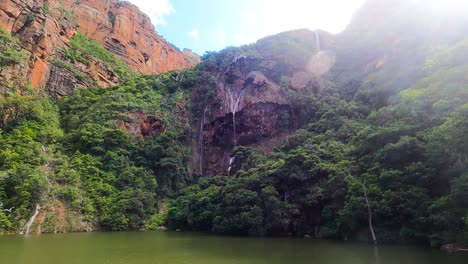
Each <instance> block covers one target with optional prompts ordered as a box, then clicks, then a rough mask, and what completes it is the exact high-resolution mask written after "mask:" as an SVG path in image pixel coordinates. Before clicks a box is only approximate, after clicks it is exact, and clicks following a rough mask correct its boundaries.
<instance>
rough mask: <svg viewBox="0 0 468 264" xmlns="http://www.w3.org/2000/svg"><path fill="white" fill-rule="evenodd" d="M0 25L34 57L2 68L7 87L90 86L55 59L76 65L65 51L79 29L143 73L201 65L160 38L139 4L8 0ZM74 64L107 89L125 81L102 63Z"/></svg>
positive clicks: (0, 5)
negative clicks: (67, 57) (29, 85)
mask: <svg viewBox="0 0 468 264" xmlns="http://www.w3.org/2000/svg"><path fill="white" fill-rule="evenodd" d="M0 28H1V29H2V30H3V31H5V32H7V33H9V34H11V35H12V36H14V37H16V38H18V39H19V40H20V42H21V47H22V49H23V50H25V51H27V53H28V56H29V57H28V58H26V59H25V60H24V61H22V62H17V63H15V64H11V65H6V66H5V65H4V66H2V69H0V90H2V89H5V87H2V86H6V85H5V83H10V84H12V85H14V86H22V85H25V84H26V83H28V82H29V83H30V84H31V85H32V87H34V88H36V89H43V88H45V87H48V89H49V91H53V92H52V93H54V96H63V95H66V94H68V93H70V92H71V91H73V90H74V89H76V88H85V87H87V85H86V84H85V83H83V82H82V81H81V82H80V80H78V79H76V78H74V74H73V72H72V71H70V70H67V69H63V67H62V69H61V67H60V66H57V65H53V64H52V63H51V61H53V59H56V58H59V59H61V60H62V61H65V62H66V63H68V64H69V65H71V64H72V63H71V62H70V61H66V58H63V54H62V51H61V50H62V49H63V48H67V47H68V43H69V42H70V40H71V39H72V37H73V36H74V35H75V33H76V32H77V31H79V32H81V33H83V34H85V35H87V36H88V37H89V38H91V39H92V40H94V41H96V42H98V43H100V44H101V45H102V46H103V47H105V48H106V49H107V50H109V51H111V52H113V53H114V54H116V55H117V56H119V57H120V58H121V59H122V61H124V63H126V64H128V66H129V67H130V68H131V69H133V70H135V71H136V72H139V73H143V74H153V73H162V72H166V71H170V70H178V69H185V68H189V67H192V66H194V65H195V64H196V63H198V61H197V60H194V58H193V57H192V58H189V56H186V55H184V54H183V53H182V52H179V51H178V50H176V49H175V48H173V47H172V46H171V45H170V44H168V43H167V42H166V41H165V40H164V39H163V38H161V37H160V36H158V35H157V34H156V32H155V30H154V26H153V25H152V24H151V21H150V19H149V17H148V16H146V15H145V14H143V13H142V12H141V11H140V10H139V9H138V8H137V7H136V6H134V5H132V4H130V3H128V2H119V1H118V0H81V1H76V0H2V1H0ZM71 66H72V67H73V68H75V70H76V71H77V72H79V73H81V74H83V75H85V76H87V77H88V78H89V79H91V80H92V81H93V82H94V83H96V84H97V85H99V86H101V87H108V86H113V85H118V84H120V83H121V82H122V81H123V80H122V78H120V77H119V76H115V73H113V72H112V71H110V70H109V69H106V68H105V67H104V66H103V65H101V64H100V63H99V62H97V61H91V63H90V65H87V66H86V65H71ZM75 75H76V74H75ZM12 76H14V77H15V79H14V80H13V79H12ZM65 76H66V77H65ZM75 77H76V76H75ZM2 83H3V84H2ZM10 84H9V85H10ZM63 86H67V87H63Z"/></svg>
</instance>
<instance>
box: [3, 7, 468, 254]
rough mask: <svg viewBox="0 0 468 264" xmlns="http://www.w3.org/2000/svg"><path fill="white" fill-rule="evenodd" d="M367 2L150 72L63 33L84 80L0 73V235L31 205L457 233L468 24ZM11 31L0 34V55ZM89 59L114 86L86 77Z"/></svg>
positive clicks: (43, 222)
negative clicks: (54, 86)
mask: <svg viewBox="0 0 468 264" xmlns="http://www.w3.org/2000/svg"><path fill="white" fill-rule="evenodd" d="M377 2H379V1H377ZM374 4H375V2H372V1H371V2H370V3H369V4H367V5H365V6H364V7H363V8H362V10H361V11H360V12H359V13H358V15H357V16H356V17H355V19H354V20H353V22H352V23H351V25H350V26H349V27H348V29H347V30H346V31H344V32H343V33H341V34H339V35H336V36H334V35H331V34H328V33H326V32H323V31H310V30H305V29H304V30H296V31H290V32H284V33H280V34H278V35H275V36H270V37H267V38H264V39H261V40H259V41H258V42H257V43H255V44H251V45H247V46H242V47H238V48H234V47H230V48H226V49H225V50H222V51H220V52H209V53H206V54H205V55H204V56H203V58H202V63H200V64H198V65H197V66H195V67H193V68H191V69H186V70H177V71H171V72H167V73H162V74H159V75H139V74H137V73H136V72H134V71H133V70H131V69H130V68H129V67H128V66H127V65H125V63H124V62H123V61H122V60H121V59H120V58H119V57H117V56H115V55H114V54H112V53H110V52H109V51H108V50H106V49H105V48H100V46H99V44H98V43H96V42H94V41H92V40H90V39H88V38H87V37H86V36H84V35H82V34H81V33H78V34H76V35H75V36H74V37H73V38H72V39H71V42H70V43H71V45H70V46H68V48H64V49H63V50H62V51H61V52H62V57H61V59H57V60H55V61H52V64H54V65H55V66H54V67H59V68H62V69H64V70H65V71H66V72H67V73H68V74H70V75H72V76H74V78H75V79H77V80H79V81H80V82H83V83H86V84H87V86H90V88H86V89H75V90H73V91H67V93H68V92H70V95H67V96H63V97H62V96H60V94H57V93H56V90H50V89H47V87H46V89H44V90H40V89H34V88H33V87H31V85H30V84H28V83H25V84H24V85H19V84H18V85H9V86H7V85H3V86H2V87H0V88H1V89H0V91H1V92H2V94H1V95H0V117H1V119H0V202H1V207H0V209H1V210H0V232H3V233H14V232H20V231H22V230H23V231H24V228H25V226H26V225H27V222H28V220H29V219H30V218H31V216H33V215H35V212H36V213H37V215H36V219H35V221H33V223H32V227H31V230H32V231H31V232H36V233H41V232H42V233H49V232H50V233H52V232H72V231H94V230H103V231H118V230H138V229H156V228H158V227H160V226H167V227H168V228H169V229H182V230H193V231H204V232H213V233H220V234H236V235H237V234H241V235H254V236H283V235H292V236H298V237H302V236H304V235H309V236H312V237H317V238H333V239H356V240H370V239H371V238H372V236H371V234H370V231H369V224H370V223H371V225H372V227H373V231H374V232H375V236H376V239H377V240H379V241H384V242H399V243H421V244H431V245H441V244H444V243H454V242H457V243H468V75H467V73H468V32H467V29H468V27H464V25H468V23H466V18H464V20H463V21H461V20H460V21H458V20H455V19H454V20H450V21H445V20H444V19H443V18H442V17H441V18H436V19H434V17H431V19H430V20H428V19H421V20H414V19H412V16H410V15H408V12H409V11H408V9H407V8H409V7H408V6H407V5H406V4H405V3H404V1H401V3H399V5H397V7H398V8H400V9H401V10H400V11H401V12H398V15H399V16H400V17H399V20H398V21H403V22H401V24H400V23H395V24H388V23H387V22H386V21H388V15H389V14H373V12H372V10H374V8H375V6H373V5H374ZM374 16H378V17H377V18H376V17H374ZM364 18H365V19H364ZM372 18H374V19H375V20H374V21H375V23H372V27H370V28H369V27H365V26H364V25H369V23H368V21H367V20H366V19H372ZM444 23H445V24H444ZM454 24H455V25H456V29H459V30H444V29H445V28H451V29H453V28H454V27H455V26H454ZM408 25H409V26H408ZM425 28H428V30H425ZM429 29H430V30H429ZM21 45H22V42H21V41H20V40H19V39H17V38H16V37H15V36H12V35H11V34H9V33H6V32H4V31H1V33H0V66H2V67H3V66H5V68H12V67H16V66H17V65H20V64H21V61H22V60H24V58H25V57H26V56H28V54H27V53H26V52H24V51H23V50H22V48H21ZM91 61H99V62H100V63H102V64H103V65H105V66H106V67H107V68H109V69H112V71H114V72H116V73H117V74H118V76H120V78H121V79H119V82H120V81H121V82H122V84H121V85H117V86H113V87H109V88H106V89H103V88H101V87H99V83H97V82H96V81H94V80H93V79H91V78H90V77H89V76H88V75H86V74H83V72H80V71H79V69H81V68H80V67H84V66H83V65H88V67H91V66H90V65H91V64H92V63H90V62H91ZM77 65H81V66H79V67H78V66H77ZM85 72H86V71H85ZM57 95H59V96H57ZM38 206H39V207H40V209H39V210H37V207H38ZM33 220H34V219H33Z"/></svg>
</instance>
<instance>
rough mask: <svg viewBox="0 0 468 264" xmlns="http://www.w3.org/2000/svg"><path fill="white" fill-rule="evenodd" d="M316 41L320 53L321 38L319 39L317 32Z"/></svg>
mask: <svg viewBox="0 0 468 264" xmlns="http://www.w3.org/2000/svg"><path fill="white" fill-rule="evenodd" d="M315 41H316V43H317V52H319V51H320V38H319V35H318V32H317V31H315Z"/></svg>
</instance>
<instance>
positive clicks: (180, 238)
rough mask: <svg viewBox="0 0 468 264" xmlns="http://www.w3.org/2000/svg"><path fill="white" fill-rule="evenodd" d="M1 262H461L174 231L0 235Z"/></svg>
mask: <svg viewBox="0 0 468 264" xmlns="http://www.w3.org/2000/svg"><path fill="white" fill-rule="evenodd" d="M0 263H4V264H247V263H249V264H267V263H268V264H271V263H273V264H274V263H307V264H312V263H313V264H345V263H346V264H366V263H368V264H406V263H407V264H432V263H434V264H435V263H443V264H462V263H463V264H466V263H468V256H461V255H446V254H444V253H442V252H440V251H439V250H436V249H429V248H418V247H404V246H379V247H378V248H374V247H373V246H371V245H367V244H358V243H347V242H337V241H323V240H307V239H287V238H244V237H224V236H211V235H204V234H196V233H179V232H124V233H118V232H117V233H80V234H60V235H41V236H34V235H30V236H0Z"/></svg>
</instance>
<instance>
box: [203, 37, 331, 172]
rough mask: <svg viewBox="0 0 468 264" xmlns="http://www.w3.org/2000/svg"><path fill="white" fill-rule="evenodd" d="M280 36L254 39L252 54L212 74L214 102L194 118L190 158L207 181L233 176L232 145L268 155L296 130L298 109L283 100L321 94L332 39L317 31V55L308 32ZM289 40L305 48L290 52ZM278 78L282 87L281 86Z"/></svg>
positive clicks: (288, 101)
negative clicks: (194, 142) (196, 120)
mask: <svg viewBox="0 0 468 264" xmlns="http://www.w3.org/2000/svg"><path fill="white" fill-rule="evenodd" d="M282 34H283V35H282ZM282 34H280V35H277V36H272V37H268V38H266V39H262V40H259V41H258V42H257V44H256V45H255V49H256V50H254V51H253V52H252V53H253V54H257V55H254V56H238V57H235V58H234V59H233V60H232V61H231V62H230V63H229V64H228V65H227V66H226V67H224V68H222V69H218V70H217V72H216V73H214V75H215V76H216V87H215V90H216V100H213V101H212V102H210V103H209V104H208V105H207V106H206V111H203V115H204V116H203V117H201V118H200V119H199V121H200V122H202V123H203V124H202V125H201V126H200V131H199V132H198V136H197V138H199V139H198V140H197V141H198V146H197V147H196V148H195V149H196V150H197V151H198V152H202V153H196V155H194V156H195V157H196V158H195V159H198V160H195V161H194V163H196V164H200V163H201V165H198V166H197V167H199V168H200V169H199V173H200V174H202V175H204V176H208V177H211V176H215V175H228V174H230V173H233V172H235V168H236V167H237V165H238V164H232V163H237V162H238V161H235V159H233V158H232V157H231V152H232V150H233V149H234V148H235V147H236V146H249V147H254V148H256V149H259V150H260V151H262V152H269V151H272V150H273V149H274V148H275V147H276V146H278V144H280V142H282V140H283V139H284V138H285V136H287V135H288V134H289V133H290V132H291V131H294V130H295V129H297V128H298V127H300V126H301V123H300V122H301V120H299V119H298V117H299V116H300V114H299V115H298V114H296V111H297V110H298V109H295V106H293V105H292V104H291V101H290V99H288V96H289V95H293V96H294V94H296V93H297V92H301V93H305V94H307V93H315V94H316V96H320V89H321V83H322V78H324V76H325V75H326V74H327V73H328V71H329V69H330V68H331V66H332V64H333V63H334V55H333V52H331V51H329V50H327V49H329V48H330V46H331V45H332V43H333V39H332V38H331V36H330V35H329V34H327V33H320V35H321V36H323V40H322V45H321V48H322V50H320V51H319V50H317V49H316V47H315V45H316V44H315V43H316V42H315V41H312V40H314V38H315V36H316V34H314V32H312V31H309V30H298V31H292V32H286V33H282ZM283 38H285V39H284V40H283ZM291 38H293V39H294V38H295V39H297V41H298V42H304V45H305V46H306V47H307V49H304V50H302V49H301V50H292V51H291V49H290V48H289V45H290V44H289V42H288V41H287V40H289V39H291ZM283 45H284V47H283ZM286 52H288V54H285V53H286ZM290 53H292V54H290ZM299 54H300V55H301V56H299ZM296 55H297V56H296ZM311 69H312V70H311ZM313 69H316V70H315V71H314V70H313ZM317 73H318V74H317ZM282 80H285V81H286V82H287V83H285V84H283V85H281V83H282V82H285V81H282ZM288 94H289V95H288ZM296 96H297V95H296ZM200 145H201V146H200ZM231 165H232V166H231ZM230 168H231V169H230Z"/></svg>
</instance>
